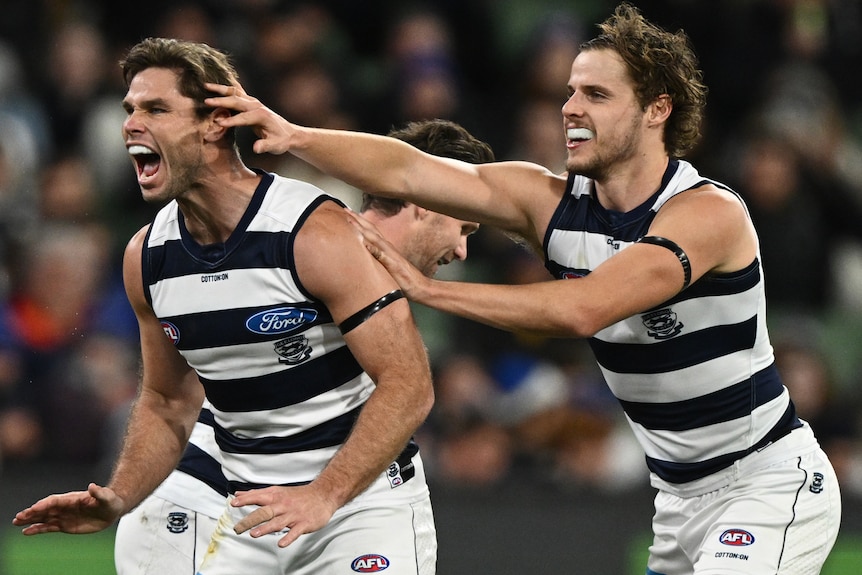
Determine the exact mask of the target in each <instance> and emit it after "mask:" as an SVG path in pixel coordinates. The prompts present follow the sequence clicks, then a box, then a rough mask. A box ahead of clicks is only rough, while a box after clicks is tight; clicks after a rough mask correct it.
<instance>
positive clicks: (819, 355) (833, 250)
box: [0, 0, 862, 575]
mask: <svg viewBox="0 0 862 575" xmlns="http://www.w3.org/2000/svg"><path fill="white" fill-rule="evenodd" d="M635 3H636V4H637V5H638V6H640V7H641V8H642V10H643V11H644V12H645V14H646V15H647V17H649V18H650V19H652V20H653V21H655V22H657V23H659V24H661V25H663V26H665V27H668V28H672V29H676V28H680V27H681V28H684V29H685V30H686V31H687V32H688V33H689V35H690V36H691V37H692V39H693V43H694V45H695V48H696V50H697V52H698V54H699V56H700V58H701V61H702V65H703V69H704V71H705V75H706V82H707V84H708V85H709V86H710V99H709V106H708V110H707V112H708V113H707V122H706V129H705V133H704V139H703V141H702V142H701V144H700V146H699V147H698V148H697V149H696V150H695V151H694V154H693V157H692V160H693V161H694V162H695V163H696V165H698V166H699V167H700V169H701V171H702V172H703V173H705V174H707V175H709V176H711V177H715V178H716V179H719V180H722V181H725V182H727V183H729V184H731V185H733V186H734V187H735V189H736V190H737V191H739V192H740V193H741V194H742V195H743V196H745V197H746V199H747V201H748V203H749V205H750V207H751V208H752V214H753V217H754V218H755V223H756V225H757V226H758V228H759V231H760V234H761V239H762V242H763V246H762V247H763V252H764V261H765V264H766V270H767V285H768V288H767V289H768V290H769V297H770V324H771V325H770V327H771V329H772V333H773V339H774V343H775V344H776V349H777V352H778V356H777V357H778V359H779V362H780V364H781V367H782V369H783V372H784V373H785V376H786V377H787V379H788V385H789V386H791V388H792V393H793V396H794V399H795V400H796V401H797V403H798V405H799V409H800V413H802V414H803V416H805V417H806V418H807V419H808V420H809V421H811V422H812V425H814V427H815V430H816V431H817V432H818V435H819V436H820V438H821V440H822V442H823V443H824V446H825V447H826V449H827V451H828V452H829V453H830V456H831V457H832V458H833V460H834V461H835V462H836V467H837V468H838V470H839V473H840V475H841V479H842V485H843V489H844V491H843V493H844V504H845V511H844V521H843V531H842V534H841V536H840V538H839V542H838V545H837V547H836V550H835V552H834V553H833V556H832V558H831V559H830V562H829V564H828V565H827V568H826V570H825V571H824V573H825V574H826V575H838V574H850V573H853V574H856V573H858V572H859V571H860V568H862V439H860V437H862V436H860V423H859V421H860V419H862V408H860V405H862V403H860V387H862V386H860V384H862V377H860V375H859V373H860V372H859V367H860V364H862V225H860V223H862V144H860V141H862V85H860V84H862V83H860V82H859V81H858V77H857V76H858V70H860V69H862V3H860V2H859V1H858V0H750V1H747V2H740V1H738V0H715V1H712V2H708V3H707V2H699V1H697V0H643V1H638V2H635ZM614 5H615V2H609V1H606V0H568V1H562V0H496V1H495V0H460V1H455V0H437V1H429V2H395V1H384V0H368V1H364V2H348V1H340V0H323V1H318V2H300V1H292V2H284V1H281V2H279V1H274V0H223V1H219V0H209V1H206V0H200V1H193V2H184V1H180V2H177V1H168V0H153V1H150V2H147V3H146V4H144V5H141V4H131V5H129V4H126V3H120V2H110V1H107V0H106V1H102V2H98V1H89V2H88V1H83V0H80V1H73V0H3V4H2V17H0V494H2V495H0V515H2V516H3V517H7V518H8V520H9V521H11V517H12V516H13V514H14V512H15V511H17V510H18V509H20V508H22V507H23V506H25V505H27V504H29V503H30V502H32V501H33V500H35V499H36V498H38V497H41V496H43V495H45V494H48V493H50V492H55V491H66V490H71V489H80V488H83V487H84V486H86V484H87V482H89V481H91V480H96V481H100V480H104V478H105V477H106V475H107V473H108V470H109V468H110V464H111V461H112V458H113V456H114V454H115V452H116V451H115V449H116V445H117V441H118V438H119V435H120V433H121V430H122V425H123V422H124V416H125V414H126V413H127V409H128V403H129V401H130V399H131V397H132V395H133V394H134V386H135V378H136V376H135V365H136V357H135V353H136V351H135V349H136V348H135V346H136V341H135V333H134V330H135V328H134V321H133V320H130V316H129V313H128V310H127V308H126V306H125V302H124V297H123V295H122V291H121V289H120V288H119V285H118V276H117V273H118V270H119V263H118V262H119V256H120V254H121V250H122V246H123V245H124V243H125V241H126V240H127V239H128V237H130V235H131V233H133V231H134V230H136V229H137V228H139V227H140V226H141V225H143V224H144V223H146V222H147V221H148V219H149V217H150V216H151V214H152V208H151V207H148V206H145V205H143V202H142V201H141V200H140V194H139V190H138V189H137V186H136V184H135V182H134V179H133V175H132V170H130V169H129V168H130V166H129V164H128V160H127V158H126V155H125V150H124V148H123V146H122V141H121V138H120V137H119V126H120V123H121V122H122V118H123V116H124V112H123V111H122V108H121V107H120V105H119V102H120V100H121V98H122V95H123V90H122V86H121V82H120V78H119V71H118V69H117V66H116V62H117V60H118V59H119V58H120V57H121V55H122V54H123V52H124V51H125V49H126V48H128V47H129V46H130V45H131V44H133V43H134V42H135V41H137V40H139V39H140V38H143V37H145V36H151V35H165V36H177V37H184V38H189V39H194V40H203V41H207V42H209V43H211V44H213V45H214V46H217V47H219V48H222V49H225V50H227V51H229V52H230V53H231V54H233V55H234V58H235V61H236V63H237V66H238V69H239V71H240V75H241V79H242V81H243V83H244V84H245V86H246V87H247V88H248V90H249V91H250V92H251V93H252V94H254V95H256V96H258V97H260V98H261V99H262V100H263V101H264V102H265V103H267V104H268V105H270V106H271V107H273V108H275V109H277V110H278V111H279V112H281V113H283V114H284V115H285V116H286V117H288V118H290V119H292V120H296V121H298V122H300V123H305V124H308V125H317V126H326V127H352V128H358V129H363V130H368V131H373V132H379V133H382V132H385V131H387V130H388V129H389V128H390V127H392V126H398V125H400V124H402V123H403V122H405V121H407V120H411V119H421V118H425V117H445V118H449V119H453V120H456V121H459V122H461V123H462V124H464V125H465V126H466V127H467V128H468V129H470V130H471V131H472V132H473V133H474V134H476V135H477V136H478V137H480V138H482V139H484V140H486V141H488V142H489V143H490V144H491V145H492V146H493V148H494V150H495V152H496V154H497V157H498V158H499V159H509V158H518V159H530V160H533V161H536V162H539V163H541V164H544V165H547V166H548V167H551V168H553V169H555V170H560V171H562V162H563V161H564V158H565V155H564V149H563V142H562V133H561V132H562V131H561V129H560V118H559V107H560V106H561V104H562V102H563V100H564V98H565V81H566V79H567V77H568V67H569V64H570V63H571V59H572V57H573V56H574V53H575V50H576V46H577V43H578V42H579V41H580V40H582V39H584V38H585V37H589V36H591V35H592V33H593V31H594V28H593V23H595V22H599V21H601V20H602V19H603V18H604V17H606V16H607V15H608V14H609V13H610V11H611V10H612V9H613V6H614ZM245 138H246V139H245V140H244V141H243V142H242V145H243V147H244V155H245V157H246V159H247V161H248V163H250V164H253V165H258V166H260V167H264V168H266V169H272V170H276V171H279V172H280V173H285V174H288V175H291V174H293V175H296V176H297V177H300V178H303V179H310V180H312V181H314V182H316V183H318V184H319V185H320V186H321V187H323V188H324V189H327V190H328V191H330V192H332V193H333V194H335V195H338V196H340V197H342V198H343V199H344V200H345V201H347V202H348V203H349V204H351V205H356V200H357V191H356V190H353V189H350V188H348V187H345V186H344V185H343V184H341V183H339V182H336V181H332V180H329V179H327V178H324V177H322V176H321V175H320V174H317V173H315V172H314V171H313V170H311V169H310V168H309V167H308V166H305V165H302V164H301V163H298V162H296V161H294V160H291V159H290V158H270V157H254V156H253V154H252V153H251V152H250V151H249V150H248V144H249V143H250V141H251V136H250V135H249V134H246V135H245ZM471 242H472V243H471V246H470V260H469V261H468V262H467V264H466V265H463V266H462V265H457V264H453V265H452V266H448V269H447V270H446V271H445V273H446V274H447V277H452V278H458V279H466V280H477V281H506V282H510V283H516V282H527V281H536V280H540V279H544V278H545V277H546V276H545V272H544V270H543V269H542V268H541V266H540V265H537V263H536V262H535V261H534V260H533V259H532V258H531V257H529V256H527V255H526V254H524V252H523V250H521V248H519V247H517V246H514V245H513V244H512V243H511V242H510V241H509V240H508V239H506V238H504V237H502V236H501V235H499V234H497V233H495V232H494V231H493V230H487V229H483V230H481V231H480V232H479V234H477V235H476V237H475V238H473V239H472V240H471ZM40 298H41V299H40ZM21 302H28V303H29V304H30V305H35V306H36V307H38V306H40V305H41V306H43V307H44V309H47V310H50V313H49V314H48V315H51V316H52V317H51V318H50V319H51V321H48V320H47V319H46V318H44V317H42V316H40V315H38V314H37V317H38V318H39V319H40V320H44V323H43V322H41V321H40V322H35V321H34V322H31V325H37V324H38V325H37V327H39V329H36V328H35V327H34V328H33V329H31V330H29V331H28V330H24V332H23V333H22V332H21V330H20V329H18V330H17V331H16V327H15V326H16V324H15V321H14V318H15V317H19V316H16V313H19V312H20V310H21V309H32V308H26V307H24V308H22V303H21ZM416 313H417V316H418V320H419V322H420V327H421V328H422V331H423V335H424V336H425V338H426V341H427V343H428V346H429V351H430V353H431V357H432V361H433V363H434V368H435V376H436V380H437V385H438V390H437V392H438V400H437V405H436V406H435V410H434V414H432V417H431V418H429V422H428V424H427V425H426V426H425V427H424V428H423V429H422V430H421V431H420V433H419V436H420V437H419V441H420V444H421V445H422V448H423V453H424V454H425V457H426V460H427V466H428V468H429V473H430V480H431V483H432V490H433V491H432V497H433V500H434V503H435V514H436V520H437V525H438V532H439V542H440V558H439V568H438V572H440V573H441V574H446V575H458V574H459V573H465V574H466V573H476V572H485V573H499V574H506V573H520V572H523V571H525V570H529V571H531V572H539V573H543V574H549V575H552V574H554V573H571V572H576V573H580V572H589V573H596V574H600V575H601V574H605V573H607V574H620V573H623V574H640V573H642V572H643V568H644V552H645V549H646V546H647V545H648V534H649V519H650V515H651V507H652V491H651V490H650V489H649V487H648V486H647V485H646V481H645V474H644V470H643V465H642V463H643V462H642V455H641V454H640V453H639V452H638V450H637V448H636V447H633V446H632V443H631V437H630V435H629V434H628V432H627V429H626V428H625V425H624V422H622V420H621V418H620V415H619V412H618V406H616V405H614V402H613V399H612V398H611V397H609V395H608V393H607V391H606V390H605V389H604V387H603V385H602V383H601V381H600V378H599V377H598V376H597V374H596V372H595V368H594V367H593V366H592V362H591V361H590V360H589V358H588V354H587V353H586V350H585V348H584V345H583V342H561V341H545V340H536V339H533V338H523V337H519V336H513V335H510V334H502V333H499V332H496V331H494V330H490V329H486V328H481V327H479V326H476V325H474V324H470V323H468V322H464V321H460V320H455V319H454V318H450V317H444V316H441V315H439V314H436V313H433V312H430V311H429V310H427V309H422V308H417V309H416ZM28 317H29V316H28ZM112 537H113V533H112V532H107V533H104V534H102V535H98V536H84V537H82V536H77V537H75V536H62V535H56V536H55V535H49V536H42V537H37V538H25V537H23V536H21V535H20V534H18V533H17V529H13V528H12V527H11V526H8V527H6V528H0V575H24V574H32V575H36V574H38V575H54V574H57V573H64V574H66V575H70V574H75V573H82V574H83V573H86V574H88V575H100V574H102V573H105V574H108V573H112V572H113V566H112V557H111V552H112V551H111V550H112Z"/></svg>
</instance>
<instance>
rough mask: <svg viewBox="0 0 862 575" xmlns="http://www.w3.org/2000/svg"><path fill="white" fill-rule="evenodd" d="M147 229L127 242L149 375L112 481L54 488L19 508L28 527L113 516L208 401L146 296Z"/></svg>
mask: <svg viewBox="0 0 862 575" xmlns="http://www.w3.org/2000/svg"><path fill="white" fill-rule="evenodd" d="M144 231H145V230H141V231H140V232H138V234H136V235H135V237H134V238H132V240H131V241H130V242H129V245H128V246H127V247H126V253H125V257H124V260H123V281H124V283H125V285H126V293H127V295H128V297H129V301H130V302H131V304H132V308H133V309H134V310H135V314H136V316H137V318H138V323H139V326H140V332H141V351H142V356H143V377H142V381H141V386H140V392H139V396H138V398H137V401H136V403H135V406H134V408H133V410H132V414H131V416H130V419H129V423H128V430H127V433H126V438H125V440H124V443H123V449H122V452H121V454H120V457H119V459H118V461H117V465H116V467H115V470H114V473H113V474H112V477H111V480H110V482H109V484H108V486H107V487H101V486H99V485H96V484H95V483H91V484H90V485H89V486H88V487H87V490H86V491H72V492H69V493H63V494H56V495H49V496H48V497H45V498H44V499H41V500H39V501H37V502H36V503H34V504H33V505H32V506H30V507H28V508H27V509H24V510H22V511H20V512H19V513H17V514H16V515H15V519H14V520H13V523H14V524H15V525H21V526H25V528H24V529H23V533H24V534H25V535H37V534H40V533H50V532H58V531H62V532H65V533H92V532H95V531H100V530H102V529H105V528H106V527H108V526H110V525H111V524H113V523H114V522H115V521H116V520H117V519H119V517H120V516H122V515H123V514H124V513H127V512H128V511H130V510H131V509H132V508H133V507H135V506H136V505H137V504H139V503H140V502H141V501H142V500H143V499H144V498H145V497H146V496H147V495H149V494H150V493H151V492H152V491H153V490H154V489H155V488H156V487H157V486H158V485H159V483H161V482H162V480H164V478H165V477H167V475H168V474H169V473H170V472H171V471H172V470H173V469H174V467H176V464H177V462H178V461H179V459H180V456H181V455H182V452H183V449H185V445H186V442H187V441H188V437H189V434H190V433H191V429H192V426H193V425H194V422H195V421H196V419H197V414H198V412H199V410H200V406H201V403H202V401H203V388H202V386H201V384H200V381H198V379H197V376H196V375H195V373H194V372H193V371H192V370H191V369H190V368H189V367H188V365H187V364H186V363H185V361H184V360H183V359H182V357H181V356H180V355H179V353H178V352H177V350H176V349H174V347H173V345H172V344H171V343H170V341H169V340H168V338H167V337H166V336H165V333H164V331H163V330H162V327H161V325H160V322H159V321H158V319H157V318H156V317H155V315H154V314H153V312H152V309H150V307H149V305H148V304H147V302H146V300H145V299H144V293H143V287H142V285H141V283H142V280H141V246H142V242H143V238H144Z"/></svg>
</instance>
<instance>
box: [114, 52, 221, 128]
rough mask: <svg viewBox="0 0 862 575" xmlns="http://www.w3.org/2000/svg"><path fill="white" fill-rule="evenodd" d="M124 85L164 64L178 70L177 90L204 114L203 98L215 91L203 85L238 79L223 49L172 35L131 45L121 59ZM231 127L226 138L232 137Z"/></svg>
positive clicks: (198, 112) (199, 114) (169, 68)
mask: <svg viewBox="0 0 862 575" xmlns="http://www.w3.org/2000/svg"><path fill="white" fill-rule="evenodd" d="M120 66H121V67H122V70H123V80H124V81H125V83H126V88H128V87H129V85H130V84H131V83H132V79H134V77H135V76H137V75H138V74H139V73H141V72H143V71H144V70H146V69H148V68H166V69H168V70H173V71H174V72H176V73H177V75H178V78H177V87H178V88H179V92H180V94H182V95H183V96H185V97H187V98H191V99H192V100H194V101H195V102H197V107H196V113H197V115H198V117H199V118H203V117H204V116H206V115H207V114H209V113H210V112H212V110H213V109H212V108H211V107H209V106H205V105H204V103H203V102H204V98H208V97H210V96H213V95H214V94H213V93H212V92H210V91H209V90H207V89H206V88H204V83H205V82H211V83H214V84H231V83H233V82H235V81H237V80H238V75H237V73H236V69H235V68H234V66H233V64H232V63H231V61H230V58H229V56H228V55H227V54H225V53H224V52H221V51H219V50H216V49H215V48H212V47H210V46H208V45H207V44H203V43H201V42H188V41H184V40H175V39H172V38H147V39H145V40H142V41H141V42H139V43H138V44H136V45H135V46H133V47H132V48H131V49H130V50H129V52H128V54H126V57H125V58H124V59H123V60H121V61H120ZM233 132H234V131H233V129H231V130H229V134H230V135H229V138H231V139H233V137H234V136H233Z"/></svg>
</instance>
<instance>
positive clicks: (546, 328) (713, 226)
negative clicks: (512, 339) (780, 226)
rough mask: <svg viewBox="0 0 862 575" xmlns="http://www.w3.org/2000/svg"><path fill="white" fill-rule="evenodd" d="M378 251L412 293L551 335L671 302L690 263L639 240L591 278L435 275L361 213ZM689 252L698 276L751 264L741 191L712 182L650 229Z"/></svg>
mask: <svg viewBox="0 0 862 575" xmlns="http://www.w3.org/2000/svg"><path fill="white" fill-rule="evenodd" d="M354 221H355V222H356V224H357V225H358V226H360V228H361V229H362V230H363V234H364V235H365V238H366V242H367V244H368V246H369V249H370V250H371V252H372V253H373V254H374V255H375V256H376V257H377V258H378V260H379V261H380V262H381V263H383V264H384V265H385V266H386V268H387V269H388V270H389V272H390V273H391V274H392V275H393V277H394V278H395V279H396V280H397V281H398V283H399V285H400V286H401V288H402V289H403V290H404V291H405V293H406V294H407V295H408V297H409V298H410V299H411V300H413V301H416V302H419V303H422V304H425V305H428V306H430V307H433V308H436V309H439V310H442V311H446V312H449V313H453V314H455V315H459V316H462V317H466V318H468V319H472V320H474V321H478V322H481V323H485V324H488V325H491V326H494V327H497V328H500V329H504V330H507V331H524V332H533V333H537V334H542V335H546V336H552V337H590V336H592V335H594V334H595V333H596V332H598V331H600V330H601V329H604V328H605V327H608V326H610V325H612V324H614V323H616V322H618V321H620V320H622V319H625V318H627V317H630V316H632V315H634V314H636V313H640V312H642V311H645V310H647V309H650V308H651V307H654V306H656V305H659V304H661V303H662V302H664V301H667V300H668V299H670V298H671V297H673V296H674V295H675V294H677V293H678V292H679V291H680V290H681V289H682V287H683V281H684V274H683V268H682V266H681V264H680V261H679V259H678V258H677V256H676V255H675V254H674V253H673V252H671V251H670V250H668V249H666V248H663V247H660V246H655V245H650V244H634V245H631V246H629V247H627V248H626V249H624V250H622V251H621V252H620V253H619V254H617V255H615V256H613V257H612V258H610V259H609V260H607V261H606V262H604V263H603V264H601V265H600V266H598V267H597V268H596V269H595V270H594V271H593V272H592V273H590V274H589V275H588V276H586V277H584V278H579V279H573V280H564V281H548V282H541V283H534V284H528V285H493V284H475V283H462V282H449V281H438V280H431V279H428V278H426V277H424V276H423V275H422V274H421V273H419V272H418V271H417V270H415V269H413V268H412V267H411V266H410V265H409V264H408V263H407V262H406V261H405V260H403V258H400V257H399V256H398V254H397V252H395V250H394V249H393V248H392V246H391V245H388V244H387V243H386V242H385V240H383V238H382V237H381V236H380V235H379V234H377V233H376V232H375V231H374V230H373V228H371V227H370V226H369V225H368V224H367V223H365V222H363V220H361V218H358V217H356V218H354ZM649 233H650V234H651V235H658V236H663V237H665V238H668V239H670V240H672V241H674V242H676V243H677V244H678V245H679V246H680V247H682V249H683V250H684V251H685V252H686V254H687V256H688V258H689V260H690V262H691V267H692V281H695V280H697V279H698V278H699V277H701V276H703V275H704V274H706V273H708V272H730V271H736V270H739V269H742V268H744V267H745V266H747V265H748V264H750V263H751V262H752V261H753V260H754V257H755V254H756V250H757V240H756V236H755V233H754V229H753V227H752V225H751V222H750V220H749V219H748V217H747V215H746V213H745V210H744V207H743V206H742V204H741V202H739V201H738V199H737V198H736V197H734V196H733V195H732V194H730V193H727V192H721V191H718V190H716V189H715V188H712V187H705V188H703V189H701V190H693V191H690V192H686V193H685V194H680V195H679V196H677V197H676V198H674V199H672V200H671V201H669V202H668V203H667V204H666V205H665V206H664V207H663V208H662V209H661V210H660V211H659V215H658V216H657V217H656V218H655V220H654V221H653V224H652V226H651V228H650V232H649Z"/></svg>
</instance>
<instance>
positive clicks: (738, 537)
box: [718, 529, 754, 547]
mask: <svg viewBox="0 0 862 575" xmlns="http://www.w3.org/2000/svg"><path fill="white" fill-rule="evenodd" d="M718 540H719V541H720V542H721V543H722V544H724V545H732V546H734V547H745V546H747V545H751V544H752V543H754V535H752V534H751V533H749V532H748V531H746V530H744V529H728V530H727V531H725V532H724V533H722V534H721V537H719V538H718Z"/></svg>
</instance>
